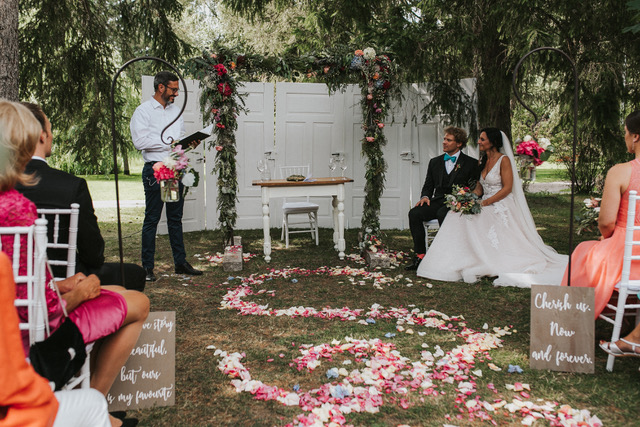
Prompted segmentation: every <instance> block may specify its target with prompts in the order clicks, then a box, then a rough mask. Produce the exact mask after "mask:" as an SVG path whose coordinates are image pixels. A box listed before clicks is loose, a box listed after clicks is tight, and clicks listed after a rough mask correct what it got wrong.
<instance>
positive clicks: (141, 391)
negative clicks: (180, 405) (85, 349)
mask: <svg viewBox="0 0 640 427" xmlns="http://www.w3.org/2000/svg"><path fill="white" fill-rule="evenodd" d="M175 368H176V313H175V312H174V311H157V312H152V313H149V317H147V321H146V322H145V323H144V325H143V326H142V332H141V333H140V338H138V342H137V343H136V345H135V347H133V350H132V351H131V355H130V356H129V360H127V363H126V364H125V365H124V366H123V367H122V369H121V370H120V375H118V377H117V378H116V381H115V382H114V383H113V386H112V387H111V390H109V393H108V394H107V402H108V403H109V411H124V410H129V409H142V408H150V407H154V406H172V405H174V404H175Z"/></svg>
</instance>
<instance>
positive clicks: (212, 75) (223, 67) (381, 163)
mask: <svg viewBox="0 0 640 427" xmlns="http://www.w3.org/2000/svg"><path fill="white" fill-rule="evenodd" d="M185 68H186V70H187V72H190V73H191V74H192V75H193V76H194V77H195V78H197V79H199V80H200V81H201V84H202V95H201V99H200V102H201V106H202V109H203V115H204V120H205V122H206V123H213V124H215V127H214V132H215V135H216V138H215V141H214V142H211V143H210V147H209V148H215V150H216V151H217V153H216V160H215V167H214V171H215V172H216V173H217V175H218V180H217V184H218V212H219V215H218V221H219V223H220V226H221V228H222V230H223V235H224V242H225V244H227V242H230V241H231V239H232V237H233V230H234V227H235V223H236V219H237V211H236V201H237V190H238V182H237V170H236V154H237V149H236V139H235V131H236V129H237V127H238V123H237V118H238V115H239V114H240V113H241V112H243V111H245V106H244V97H243V94H241V93H240V92H239V91H238V88H239V87H240V86H241V83H240V82H239V78H240V77H244V78H248V79H255V78H256V77H258V76H261V77H270V76H279V77H284V78H287V79H290V80H294V81H295V80H298V79H307V80H312V81H313V80H316V81H318V82H323V83H326V84H327V86H328V88H329V91H337V90H341V89H343V88H344V86H345V85H347V84H349V83H357V84H358V85H359V87H360V92H361V94H362V99H361V101H360V105H361V110H362V130H363V136H362V154H363V155H364V157H365V158H366V163H365V170H366V172H365V180H366V183H365V188H364V190H365V200H364V205H363V213H362V225H361V230H362V235H363V241H364V242H367V241H370V240H372V238H374V237H375V236H378V235H379V234H380V221H379V216H380V197H381V196H382V192H383V191H384V183H385V172H386V170H387V163H386V162H385V159H384V157H383V155H382V147H384V146H385V145H386V143H387V139H386V137H385V135H384V131H383V129H384V127H385V120H386V118H387V116H388V108H389V104H390V102H391V100H392V99H400V88H399V85H398V84H397V80H396V77H397V66H396V63H395V62H394V61H393V60H392V59H391V57H390V56H389V55H388V54H384V53H382V54H377V53H376V51H375V49H374V48H371V47H368V48H366V49H364V50H361V49H356V50H353V49H348V48H345V47H337V48H335V49H334V50H333V51H331V52H327V53H325V54H323V55H317V56H316V55H312V56H308V57H305V58H302V59H301V58H288V59H287V58H277V59H276V58H270V57H263V56H259V55H248V54H239V53H236V52H234V51H233V49H228V48H225V47H221V46H216V47H215V48H212V49H211V50H206V51H204V52H203V54H202V56H201V57H198V58H192V59H191V60H189V61H188V62H187V64H186V66H185Z"/></svg>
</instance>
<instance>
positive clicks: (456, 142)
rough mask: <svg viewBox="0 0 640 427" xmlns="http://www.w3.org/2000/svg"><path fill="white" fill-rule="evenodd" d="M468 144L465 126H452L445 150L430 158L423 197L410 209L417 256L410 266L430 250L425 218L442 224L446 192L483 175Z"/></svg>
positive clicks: (474, 180) (445, 132)
mask: <svg viewBox="0 0 640 427" xmlns="http://www.w3.org/2000/svg"><path fill="white" fill-rule="evenodd" d="M466 145H467V133H466V132H465V131H464V130H463V129H460V128H457V127H453V126H450V127H448V128H446V129H445V130H444V141H442V150H443V151H444V154H442V155H440V156H438V157H434V158H433V159H431V160H430V161H429V167H428V168H427V178H426V179H425V181H424V185H423V187H422V192H421V193H420V200H419V201H418V203H416V205H415V206H414V207H413V208H412V209H411V210H410V211H409V228H410V229H411V237H412V238H413V250H414V252H415V257H414V259H413V263H411V264H410V265H408V266H407V267H406V268H405V269H406V270H416V269H417V268H418V265H419V264H420V261H422V258H424V255H425V253H426V252H427V248H426V245H425V242H424V239H425V231H424V225H423V224H422V222H423V221H431V220H432V219H436V218H437V219H438V222H439V223H440V224H442V221H444V217H445V215H447V212H448V208H447V207H446V206H445V204H444V202H445V196H446V195H447V194H451V192H452V191H453V186H454V185H460V186H462V187H473V186H475V183H476V182H477V181H478V178H479V177H480V167H479V165H478V161H477V160H476V159H474V158H473V157H469V156H467V155H466V154H464V153H463V152H462V151H460V150H462V149H463V148H464V147H465V146H466Z"/></svg>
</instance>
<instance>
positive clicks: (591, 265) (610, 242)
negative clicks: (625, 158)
mask: <svg viewBox="0 0 640 427" xmlns="http://www.w3.org/2000/svg"><path fill="white" fill-rule="evenodd" d="M630 163H631V179H630V180H629V187H628V188H627V191H625V192H624V194H623V195H622V197H621V199H620V207H619V208H618V217H617V218H616V227H615V229H614V231H613V234H612V235H611V236H610V237H609V238H607V239H604V240H589V241H586V242H582V243H580V244H579V245H578V246H577V247H576V249H575V250H574V251H573V253H572V254H571V286H583V287H592V288H595V309H596V310H595V311H596V312H595V317H596V319H597V318H598V315H599V314H600V313H601V312H602V310H603V309H604V308H605V306H606V304H607V302H609V299H610V298H611V295H612V294H613V290H614V288H615V286H616V284H617V283H618V282H619V281H620V277H621V276H622V257H623V255H624V236H625V232H626V226H627V209H628V207H629V191H631V190H635V191H638V192H640V159H636V160H633V161H631V162H630ZM635 224H636V225H638V224H640V211H639V210H636V218H635ZM634 240H640V232H636V234H635V235H634ZM633 254H634V255H640V250H637V249H636V248H634V251H633ZM567 274H568V268H567V270H566V271H565V273H564V278H563V279H562V285H563V286H566V285H567ZM631 279H632V280H638V279H640V261H632V262H631Z"/></svg>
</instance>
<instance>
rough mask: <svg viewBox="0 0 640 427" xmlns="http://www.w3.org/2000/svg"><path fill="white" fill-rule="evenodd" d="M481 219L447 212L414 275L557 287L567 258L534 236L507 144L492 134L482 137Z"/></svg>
mask: <svg viewBox="0 0 640 427" xmlns="http://www.w3.org/2000/svg"><path fill="white" fill-rule="evenodd" d="M478 148H479V149H480V151H482V152H483V153H484V154H483V156H482V160H481V162H480V168H481V170H482V172H481V174H480V181H479V183H478V184H477V185H476V188H475V189H474V192H475V193H476V194H477V195H478V196H481V197H482V199H481V205H482V211H481V212H480V213H479V214H475V215H470V214H464V215H463V214H460V213H456V212H449V213H448V214H447V216H446V218H445V221H444V223H443V224H442V227H440V231H438V234H437V235H436V238H435V239H434V241H433V243H432V245H431V247H430V248H429V250H428V251H427V254H426V255H425V257H424V260H423V261H422V262H421V263H420V265H419V267H418V270H417V274H418V276H420V277H426V278H429V279H434V280H443V281H448V282H458V281H461V280H464V281H465V282H467V283H473V282H475V281H476V280H477V279H478V277H482V276H497V278H496V280H495V281H494V282H493V284H494V285H499V286H518V287H530V286H531V285H532V284H540V285H559V284H560V282H561V281H562V275H563V273H564V270H565V268H566V266H567V262H568V259H569V257H568V256H567V255H560V254H558V253H557V252H556V251H555V250H554V249H553V248H551V247H549V246H547V245H545V244H544V242H543V241H542V238H540V235H538V232H537V231H536V226H535V223H534V222H533V218H532V217H531V213H530V212H529V207H528V206H527V202H526V200H525V198H524V192H523V191H522V184H521V182H520V179H519V177H518V174H517V173H516V168H515V160H514V157H513V150H512V149H511V143H510V142H509V139H508V138H507V136H506V135H505V134H504V133H503V132H501V131H500V130H499V129H496V128H485V129H482V130H481V131H480V138H479V139H478Z"/></svg>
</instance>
